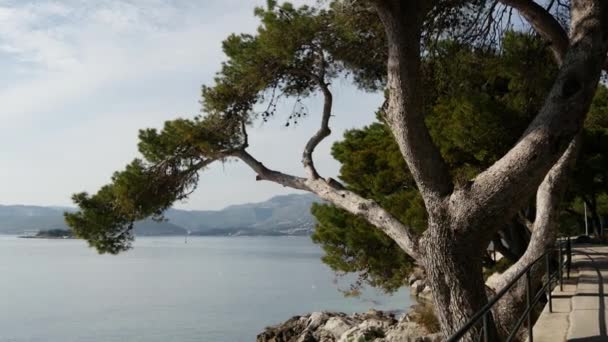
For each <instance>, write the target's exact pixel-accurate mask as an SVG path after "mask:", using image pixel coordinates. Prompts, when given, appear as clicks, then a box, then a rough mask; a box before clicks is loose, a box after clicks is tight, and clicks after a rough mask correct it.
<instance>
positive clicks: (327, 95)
mask: <svg viewBox="0 0 608 342" xmlns="http://www.w3.org/2000/svg"><path fill="white" fill-rule="evenodd" d="M311 77H313V79H315V81H316V82H317V83H318V85H319V87H320V88H321V91H322V92H323V98H324V101H323V114H322V117H321V127H320V128H319V130H318V131H317V132H316V133H315V134H314V135H313V136H312V137H311V138H310V140H308V142H307V143H306V147H304V153H303V154H302V164H304V169H305V170H306V172H307V173H308V177H309V178H311V179H317V178H319V173H318V172H317V169H316V168H315V165H314V161H313V159H312V153H313V152H314V150H315V148H316V147H317V145H319V144H320V143H321V141H323V139H325V138H327V137H328V136H329V135H330V134H331V129H330V128H329V118H330V117H331V110H332V103H333V96H332V94H331V91H330V90H329V87H328V85H327V83H325V82H324V81H323V78H321V77H316V76H314V75H311Z"/></svg>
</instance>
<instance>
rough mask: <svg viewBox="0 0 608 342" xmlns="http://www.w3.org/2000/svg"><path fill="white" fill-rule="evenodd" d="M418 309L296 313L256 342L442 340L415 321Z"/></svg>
mask: <svg viewBox="0 0 608 342" xmlns="http://www.w3.org/2000/svg"><path fill="white" fill-rule="evenodd" d="M415 312H416V311H415V310H413V311H412V312H410V313H408V314H405V315H402V316H401V317H399V318H396V317H395V315H394V313H389V312H382V311H376V310H370V311H368V312H367V313H355V314H352V315H347V314H344V313H336V312H313V313H311V314H309V315H304V316H294V317H292V318H290V319H289V320H287V321H286V322H284V323H282V324H279V325H276V326H272V327H268V328H266V330H264V332H262V333H261V334H259V335H258V336H257V339H256V341H257V342H352V341H366V342H439V341H441V340H442V335H441V334H440V333H431V332H429V331H428V329H427V328H425V327H424V326H423V325H422V324H420V323H417V322H416V321H415V319H416V318H415V317H413V316H414V315H415Z"/></svg>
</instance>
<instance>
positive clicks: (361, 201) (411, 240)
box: [306, 178, 419, 260]
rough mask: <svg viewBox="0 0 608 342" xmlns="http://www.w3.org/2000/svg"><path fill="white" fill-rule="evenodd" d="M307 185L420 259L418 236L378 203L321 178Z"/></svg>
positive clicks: (308, 182)
mask: <svg viewBox="0 0 608 342" xmlns="http://www.w3.org/2000/svg"><path fill="white" fill-rule="evenodd" d="M306 184H307V185H308V187H309V188H310V190H309V191H311V192H314V193H315V194H317V195H318V196H319V197H321V198H322V199H324V200H326V201H328V202H330V203H332V204H334V205H336V206H338V207H340V208H342V209H344V210H346V211H348V212H349V213H351V214H354V215H358V216H361V217H363V218H364V219H365V220H367V221H368V222H369V223H371V224H372V225H374V226H375V227H377V228H378V229H380V230H382V231H383V232H384V233H385V234H386V235H388V236H389V237H390V238H391V239H393V241H395V242H396V243H397V244H398V245H399V247H401V249H403V250H404V251H405V252H406V253H407V254H408V255H409V256H411V257H412V258H414V259H417V260H418V259H419V250H418V236H417V235H416V234H415V233H414V231H413V230H412V229H411V227H408V226H406V225H404V224H403V223H401V221H399V220H398V219H397V218H396V217H394V216H393V215H391V214H390V213H389V212H388V211H386V210H385V209H384V208H382V207H381V206H380V205H379V204H378V203H376V202H374V201H372V200H369V199H365V198H363V197H361V196H359V195H357V194H356V193H354V192H352V191H349V190H344V189H336V188H334V187H332V186H331V185H330V184H329V183H327V182H326V181H325V180H323V179H321V178H319V179H315V180H311V179H309V180H307V181H306Z"/></svg>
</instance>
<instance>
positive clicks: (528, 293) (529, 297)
mask: <svg viewBox="0 0 608 342" xmlns="http://www.w3.org/2000/svg"><path fill="white" fill-rule="evenodd" d="M530 306H532V279H531V277H530V270H527V271H526V310H528V309H529V308H530ZM528 342H534V336H533V334H532V310H530V312H528Z"/></svg>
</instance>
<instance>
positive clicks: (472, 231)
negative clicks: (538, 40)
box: [234, 0, 608, 341]
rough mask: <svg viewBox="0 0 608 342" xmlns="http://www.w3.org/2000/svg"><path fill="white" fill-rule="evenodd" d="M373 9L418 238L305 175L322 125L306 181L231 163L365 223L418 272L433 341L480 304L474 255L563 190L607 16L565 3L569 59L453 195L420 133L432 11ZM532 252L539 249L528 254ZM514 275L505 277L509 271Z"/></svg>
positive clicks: (541, 235)
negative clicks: (425, 28)
mask: <svg viewBox="0 0 608 342" xmlns="http://www.w3.org/2000/svg"><path fill="white" fill-rule="evenodd" d="M373 3H374V5H375V7H376V10H377V12H378V15H379V17H380V19H381V21H382V23H383V25H384V27H385V31H386V36H387V43H388V63H387V66H388V69H387V76H388V77H387V81H388V82H387V88H388V92H389V100H388V109H387V112H386V121H387V124H388V125H389V127H390V129H391V131H392V133H393V135H394V137H395V140H396V142H397V144H398V146H399V148H400V151H401V154H402V155H403V158H404V160H405V161H406V163H407V165H408V168H409V170H410V171H411V173H412V175H413V178H414V180H415V181H416V184H417V186H418V189H419V190H420V193H421V195H422V198H423V199H424V203H425V206H426V210H427V213H428V216H429V219H428V228H427V230H426V231H425V233H424V234H423V235H422V237H420V238H419V237H418V236H416V235H415V234H414V233H413V232H412V230H411V229H410V228H409V227H407V226H405V225H404V224H403V223H401V222H400V221H399V220H397V219H396V218H395V217H394V216H392V215H391V214H390V213H388V212H387V211H386V210H384V209H383V208H382V207H380V206H379V205H378V204H377V203H375V202H374V201H371V200H367V199H365V198H362V197H361V196H359V195H357V194H355V193H353V192H351V191H348V190H346V189H344V187H342V186H341V185H339V184H337V182H335V181H334V182H332V181H331V180H330V179H328V180H324V179H323V178H321V177H320V176H319V175H317V174H316V172H315V171H314V169H313V168H312V167H313V163H312V151H313V150H314V147H315V146H316V144H318V142H319V141H320V140H321V139H323V137H324V136H325V134H326V133H325V131H324V129H323V128H325V127H327V125H326V122H325V121H323V122H322V128H321V131H320V132H321V133H320V134H319V133H318V134H319V135H318V136H317V138H315V137H313V138H312V140H311V141H312V144H310V146H309V147H312V148H310V149H309V150H308V151H307V152H305V156H304V157H305V158H304V159H305V163H304V164H305V167H306V168H308V170H307V171H308V173H309V177H308V178H300V177H295V176H291V175H286V174H283V173H280V172H277V171H274V170H270V169H268V168H266V167H265V166H264V165H262V164H261V163H260V162H258V161H257V160H255V159H254V158H253V157H252V156H251V155H249V154H248V153H247V152H245V151H244V150H242V151H239V152H238V153H235V154H234V156H235V157H238V158H240V159H241V160H243V161H244V162H245V163H247V164H248V165H249V166H250V167H251V168H252V169H253V170H254V171H255V172H256V173H257V174H258V179H264V180H270V181H274V182H277V183H280V184H283V185H286V186H290V187H294V188H297V189H302V190H307V191H310V192H313V193H316V194H317V195H319V196H320V197H321V198H323V199H325V200H327V201H329V202H331V203H333V204H335V205H337V206H339V207H341V208H343V209H345V210H347V211H349V212H351V213H353V214H356V215H360V216H362V217H364V218H365V219H366V220H367V221H369V222H370V223H371V224H373V225H375V226H376V227H378V228H379V229H381V230H382V231H383V232H385V233H386V234H387V235H388V236H389V237H391V238H392V239H393V240H394V241H395V242H396V243H397V244H398V245H399V246H400V247H401V248H402V249H403V250H404V251H405V252H406V253H408V254H409V255H411V256H412V257H413V258H414V259H416V260H417V261H418V262H419V263H421V264H422V265H424V266H425V269H426V271H427V274H428V277H429V283H430V285H431V289H432V291H433V294H434V301H435V304H436V309H437V310H436V311H437V313H438V316H439V321H440V324H441V328H442V332H443V334H444V335H445V336H446V337H448V336H449V335H451V334H453V333H454V332H456V331H457V330H458V329H459V328H460V327H461V326H462V325H463V324H465V323H466V322H467V320H468V319H469V318H470V317H471V316H473V315H474V314H475V313H476V312H477V311H479V310H480V309H481V308H482V307H483V305H484V304H486V303H487V295H486V292H485V291H486V288H485V284H484V281H483V275H482V261H481V260H482V258H481V256H482V254H483V253H485V249H486V246H487V245H488V243H489V242H490V241H491V239H492V238H493V237H494V235H495V233H496V232H497V229H498V228H499V227H502V226H504V225H505V224H506V223H507V221H508V220H510V219H511V218H513V217H514V216H515V214H516V213H517V210H520V208H521V207H522V206H524V205H525V204H526V201H527V200H528V199H529V195H530V194H531V193H533V192H534V191H535V190H536V189H537V188H538V187H539V185H540V184H541V182H543V179H545V180H547V179H549V180H548V181H546V182H543V184H544V185H543V186H541V187H540V189H539V190H538V200H539V201H540V204H539V209H540V208H541V207H547V208H554V206H555V205H556V204H555V202H554V201H553V200H552V198H555V196H553V195H552V193H553V192H554V191H556V190H555V189H557V190H559V187H560V185H559V184H561V183H563V182H560V181H559V179H560V178H561V177H562V175H561V173H560V172H561V171H560V172H557V171H556V172H553V169H552V168H554V167H555V166H554V165H555V164H556V163H557V162H558V160H561V158H563V156H566V155H568V153H566V154H564V151H566V149H567V148H568V149H570V148H569V147H568V146H569V145H572V144H571V141H572V139H573V137H574V136H575V135H576V134H577V133H578V132H579V131H580V129H581V127H582V123H583V120H584V118H585V114H586V113H587V111H588V109H589V105H590V103H591V99H592V97H593V95H594V93H595V89H596V86H597V82H598V80H599V75H600V71H601V69H602V65H603V62H604V58H605V56H606V51H607V49H608V20H607V18H606V16H607V15H608V13H607V11H606V8H605V6H606V5H605V4H604V2H603V1H600V0H594V1H573V3H572V25H571V27H572V37H571V39H570V44H569V46H568V52H567V53H566V54H565V56H564V58H563V64H562V66H561V68H560V71H559V73H558V76H557V78H556V80H555V82H554V85H553V87H552V89H551V91H550V94H549V95H548V97H547V99H546V101H545V104H544V105H543V107H542V109H541V111H540V112H539V114H538V115H537V117H536V118H535V119H534V121H533V122H532V123H531V125H530V126H529V127H528V129H527V130H526V132H525V133H524V135H523V136H522V137H521V139H520V140H519V141H518V143H517V144H516V145H515V146H514V147H513V148H512V149H511V150H510V151H509V152H508V153H507V154H506V155H505V156H503V157H502V158H501V159H500V160H498V161H497V162H496V163H495V164H494V165H492V166H491V167H490V168H489V169H487V170H485V171H484V172H482V173H481V174H480V175H478V176H477V177H476V178H475V179H474V180H472V181H470V183H469V184H467V185H466V186H464V187H462V188H458V189H455V190H454V185H453V183H452V180H451V177H450V174H449V172H448V168H447V166H446V163H445V161H444V160H443V158H442V157H441V155H440V153H439V150H438V148H437V147H436V146H435V144H434V143H433V142H432V140H431V137H430V134H429V132H428V129H427V128H426V126H425V123H424V113H423V107H424V106H423V103H422V96H421V94H420V89H421V88H422V87H421V79H420V75H421V71H420V61H421V50H420V45H421V32H422V23H423V20H424V19H425V16H426V15H427V13H428V11H429V10H430V9H431V7H432V6H433V5H434V3H435V2H434V1H426V0H425V1H423V0H417V1H415V0H413V1H399V0H376V1H374V2H373ZM330 107H331V101H329V106H328V107H327V108H326V109H327V110H326V111H324V113H329V109H331V108H330ZM323 118H324V120H325V119H326V118H328V115H323ZM562 155H563V156H562ZM558 164H559V163H558ZM550 169H551V170H552V172H549V171H550ZM558 169H560V170H561V168H559V167H558ZM547 177H548V178H547ZM543 201H544V202H543ZM556 212H557V211H556V210H553V211H551V210H548V211H546V212H545V213H543V212H540V213H537V219H536V221H537V222H538V227H545V228H546V227H551V226H552V225H551V224H550V223H551V222H554V220H556V218H555V213H556ZM537 222H535V228H534V232H533V233H532V235H533V237H532V241H531V243H530V245H531V246H530V247H529V248H528V250H526V253H525V254H524V256H522V257H521V258H520V260H519V261H518V263H517V264H518V265H527V263H526V261H529V260H530V258H532V257H533V256H534V255H535V253H538V251H540V250H542V248H543V247H542V246H543V245H544V244H546V243H547V241H548V239H549V240H550V239H551V235H550V232H543V229H544V228H542V229H541V228H538V229H537V228H536V224H537ZM535 234H536V235H537V236H535ZM537 245H538V246H539V247H535V246H537ZM517 267H520V266H517ZM517 267H514V268H513V270H512V271H510V272H509V273H508V274H513V272H516V270H517ZM507 277H508V275H505V277H504V279H503V280H506V279H507ZM510 305H511V306H513V303H511V304H510ZM505 310H509V308H507V309H505ZM505 312H507V311H505ZM499 317H500V314H499ZM505 321H507V320H505ZM493 326H494V325H493V324H492V327H493ZM492 331H494V329H492ZM478 334H479V327H475V328H474V329H473V330H471V332H470V333H469V334H467V335H466V336H465V338H464V339H463V341H473V340H475V338H476V337H477V336H478Z"/></svg>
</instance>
